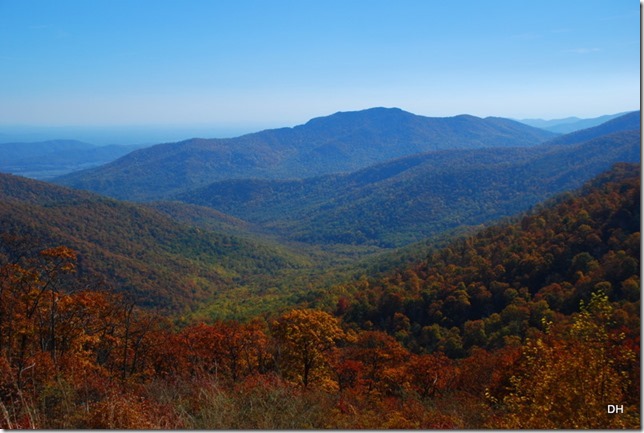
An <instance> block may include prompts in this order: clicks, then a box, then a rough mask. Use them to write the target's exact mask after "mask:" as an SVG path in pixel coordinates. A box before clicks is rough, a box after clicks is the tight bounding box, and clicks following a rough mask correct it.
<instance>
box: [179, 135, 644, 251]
mask: <svg viewBox="0 0 644 433" xmlns="http://www.w3.org/2000/svg"><path fill="white" fill-rule="evenodd" d="M639 143H640V134H639V131H632V130H629V131H623V132H617V133H614V134H610V135H605V136H599V137H597V138H594V139H590V140H588V141H585V142H583V143H580V144H576V145H570V146H552V145H542V146H536V147H532V148H494V149H470V150H458V151H436V152H429V153H425V154H420V155H414V156H410V157H406V158H402V159H398V160H395V161H392V162H387V163H383V164H380V165H377V166H373V167H370V168H367V169H363V170H360V171H357V172H354V173H351V174H345V175H328V176H323V177H317V178H310V179H305V180H291V181H286V180H260V179H249V180H228V181H222V182H217V183H213V184H211V185H209V186H207V187H204V188H200V189H195V190H193V191H190V192H187V193H184V194H182V195H180V196H178V199H179V200H182V201H186V202H190V203H195V204H199V205H203V206H210V207H212V208H214V209H218V210H220V211H222V212H224V213H229V214H231V215H234V216H236V217H238V218H240V219H244V220H247V221H250V222H253V223H256V224H259V225H263V226H264V227H266V228H267V229H269V230H271V231H272V232H274V233H278V234H280V235H281V236H283V237H285V238H287V239H291V240H296V241H300V242H307V243H313V244H319V243H322V244H324V243H330V244H353V245H356V244H357V245H361V244H368V245H377V246H379V247H385V248H391V247H399V246H402V245H406V244H408V243H410V242H414V241H419V240H421V239H423V238H426V237H429V236H434V235H437V234H439V233H441V232H444V231H446V230H449V229H454V228H456V227H458V226H461V225H477V224H481V223H484V222H487V221H490V220H494V219H498V218H501V217H504V216H510V215H514V214H516V213H518V212H521V211H525V210H527V209H529V208H530V207H531V206H533V205H535V204H537V203H539V202H540V201H543V200H544V199H546V198H547V197H549V196H551V195H553V194H555V193H558V192H561V191H565V190H570V189H574V188H577V187H579V186H581V185H582V183H583V182H584V181H586V180H588V179H589V178H591V177H593V176H595V175H597V174H598V173H600V172H602V171H604V170H607V169H609V168H610V166H611V165H612V164H613V163H616V162H638V161H639V160H640V153H639Z"/></svg>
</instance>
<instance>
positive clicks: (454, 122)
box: [54, 108, 555, 201]
mask: <svg viewBox="0 0 644 433" xmlns="http://www.w3.org/2000/svg"><path fill="white" fill-rule="evenodd" d="M553 136H555V134H553V133H550V132H547V131H543V130H540V129H537V128H532V127H530V126H527V125H524V124H521V123H519V122H515V121H512V120H509V119H506V120H503V121H501V120H498V119H488V120H486V119H481V118H477V117H475V116H469V115H462V116H454V117H448V118H429V117H423V116H417V115H415V114H412V113H408V112H406V111H403V110H400V109H396V108H372V109H368V110H362V111H355V112H338V113H335V114H332V115H330V116H325V117H318V118H314V119H311V120H310V121H309V122H307V123H305V124H303V125H298V126H295V127H292V128H279V129H270V130H264V131H260V132H257V133H252V134H246V135H242V136H240V137H237V138H229V139H191V140H184V141H181V142H177V143H163V144H159V145H156V146H152V147H148V148H145V149H141V150H138V151H135V152H133V153H131V154H129V155H126V156H124V157H123V158H120V159H118V160H116V161H113V162H111V163H109V164H106V165H104V166H102V167H99V168H96V169H92V170H86V171H82V172H78V173H72V174H70V175H67V176H63V177H59V178H57V179H54V182H56V183H60V184H63V185H67V186H71V187H74V188H80V189H87V190H92V191H95V192H99V193H101V194H105V195H109V196H112V197H115V198H121V199H129V200H139V201H147V200H158V199H165V198H168V196H170V195H172V194H176V193H178V192H181V191H185V190H189V189H191V188H195V187H199V186H204V185H207V184H208V183H211V182H214V181H218V180H225V179H231V178H233V179H234V178H267V179H269V178H306V177H312V176H317V175H323V174H329V173H338V172H349V171H355V170H358V169H360V168H364V167H367V166H369V165H372V164H375V163H378V162H384V161H386V160H388V159H392V158H398V157H402V156H407V155H411V154H415V153H421V152H423V151H428V150H438V149H444V148H463V149H465V148H479V147H497V146H502V147H506V146H532V145H535V144H538V143H541V142H543V141H545V140H547V139H549V138H552V137H553Z"/></svg>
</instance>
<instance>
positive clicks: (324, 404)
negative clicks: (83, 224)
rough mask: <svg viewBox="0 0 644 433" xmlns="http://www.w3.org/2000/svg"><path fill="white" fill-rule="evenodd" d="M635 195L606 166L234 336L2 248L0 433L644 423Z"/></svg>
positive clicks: (53, 258)
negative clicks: (507, 216) (176, 319)
mask: <svg viewBox="0 0 644 433" xmlns="http://www.w3.org/2000/svg"><path fill="white" fill-rule="evenodd" d="M6 184H7V181H5V182H4V185H5V186H3V188H4V189H5V191H6V190H8V189H10V188H9V187H7V186H6ZM33 186H34V187H33V188H32V190H31V191H32V195H33V192H35V190H36V189H37V188H36V187H38V184H33ZM65 191H66V190H62V191H61V194H65V193H67V194H71V193H69V192H65ZM27 192H28V193H29V191H27ZM5 194H6V193H5ZM640 194H641V191H640V166H639V165H629V164H617V165H616V166H615V167H614V168H613V169H612V170H611V171H610V172H608V173H605V174H603V175H601V176H599V177H597V178H596V179H594V180H593V181H592V182H589V183H587V184H586V186H585V187H584V188H583V189H582V190H581V191H578V192H575V193H567V194H564V195H562V196H559V197H557V198H556V199H554V200H551V201H550V202H549V203H546V204H544V205H542V206H539V207H538V208H536V209H534V210H533V211H531V212H530V213H529V214H526V215H523V216H519V217H517V218H516V219H515V220H513V221H507V222H506V223H503V224H499V225H496V226H492V227H489V228H487V229H485V230H482V231H481V232H479V233H478V234H475V235H472V236H467V237H465V238H463V239H461V240H457V241H454V242H452V243H450V244H449V245H448V246H447V247H445V248H440V249H436V250H429V251H427V258H426V259H425V260H423V261H421V262H419V263H416V264H414V265H412V266H407V267H404V268H402V269H400V270H399V271H398V272H392V273H390V274H389V275H388V276H387V277H384V278H377V279H376V278H374V279H369V278H366V277H365V278H364V279H363V280H362V281H360V282H358V283H348V284H343V285H338V286H336V287H335V289H334V291H333V292H332V293H331V294H324V293H319V295H320V296H319V298H318V299H317V300H312V302H313V303H312V304H310V305H308V307H316V308H315V309H314V308H305V307H307V306H306V305H302V306H300V307H297V308H295V309H285V310H283V311H275V312H273V313H271V314H265V315H262V316H257V317H253V318H248V320H247V321H244V322H241V323H240V322H237V321H226V322H222V321H218V322H207V323H198V322H195V323H181V324H174V323H171V322H170V321H169V320H166V319H164V318H162V317H159V316H158V315H156V314H155V313H154V312H151V311H144V310H141V309H139V308H137V307H136V306H134V305H133V304H132V303H131V302H129V301H127V300H126V299H123V298H122V297H121V296H119V295H116V294H112V293H109V292H106V291H97V290H93V288H92V287H88V286H87V285H86V284H85V282H84V281H83V279H82V278H80V277H81V275H79V274H78V273H76V270H77V269H78V266H79V256H78V254H77V253H76V252H75V251H73V250H71V249H69V248H67V247H65V246H54V247H50V248H46V249H43V250H41V251H40V252H37V251H33V250H29V249H21V248H20V246H19V245H16V246H15V248H14V249H13V250H12V251H9V252H7V251H3V253H2V255H0V260H1V262H0V274H1V275H2V278H1V279H0V313H1V314H0V343H1V347H2V352H0V387H1V389H2V391H3V392H2V394H0V404H1V406H0V408H1V409H2V411H1V412H0V424H1V425H2V426H3V427H5V428H20V427H23V428H50V429H57V428H76V429H83V428H120V429H136V428H138V429H151V428H165V429H194V428H198V429H231V428H242V429H252V428H260V429H277V428H281V429H303V428H317V429H320V428H335V429H337V428H340V429H350V428H367V429H380V428H398V429H438V428H460V429H464V428H478V429H481V428H495V429H501V428H503V429H506V428H509V429H519V428H522V429H539V428H541V429H552V428H566V429H577V428H593V429H615V428H630V429H636V428H639V426H640V404H639V403H640V397H639V396H640V368H639V365H640V315H639V312H640V283H641V282H640V217H641V216H640V204H641V203H640ZM8 196H10V194H9V195H8ZM110 203H112V205H114V204H113V202H110ZM609 404H619V405H621V406H622V407H623V413H619V414H610V413H608V412H607V410H606V407H607V405H609Z"/></svg>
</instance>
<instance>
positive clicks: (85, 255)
mask: <svg viewBox="0 0 644 433" xmlns="http://www.w3.org/2000/svg"><path fill="white" fill-rule="evenodd" d="M0 234H2V236H0V250H1V251H2V253H3V254H5V255H9V256H10V255H11V254H12V250H15V246H16V245H21V246H22V247H21V248H24V245H26V244H28V245H31V247H30V250H32V251H34V252H36V251H39V250H41V249H45V248H50V247H55V246H59V245H64V246H67V247H70V248H72V249H74V250H76V251H78V252H79V273H80V274H81V276H87V277H88V278H89V277H91V276H92V275H98V276H99V278H101V279H104V280H105V281H106V282H107V283H108V285H110V286H112V287H114V288H116V289H117V290H118V291H120V292H124V293H128V294H129V296H131V297H132V298H133V299H134V300H135V301H136V302H137V303H138V304H140V305H143V306H147V307H155V308H160V309H165V310H169V311H174V312H182V311H186V310H190V309H191V308H193V307H195V306H196V305H198V304H199V303H202V302H205V301H208V300H210V299H212V298H213V297H214V296H215V295H217V294H221V293H222V292H225V291H226V290H230V289H232V288H237V287H239V286H243V285H245V284H252V283H253V282H258V281H259V282H260V283H261V281H262V280H263V279H264V277H265V276H266V275H274V274H277V273H279V272H281V271H283V270H288V269H297V268H299V267H304V266H308V265H309V263H308V262H307V261H306V260H305V259H303V258H301V257H300V256H298V255H297V254H294V253H292V252H289V251H288V250H287V249H286V248H284V247H282V246H278V245H276V244H273V243H269V242H266V241H260V240H250V239H248V238H243V239H242V238H240V237H236V236H233V235H231V234H229V233H227V232H215V231H207V230H204V229H198V228H195V227H190V226H188V225H185V224H180V223H178V222H177V221H176V220H174V219H171V218H170V217H168V216H166V215H164V214H162V213H160V212H158V211H156V210H154V209H151V208H149V207H146V206H143V205H135V204H131V203H123V202H118V201H116V200H113V199H108V198H104V197H101V196H98V195H96V194H92V193H87V192H80V191H75V190H72V189H68V188H63V187H60V186H56V185H51V184H48V183H44V182H39V181H35V180H30V179H25V178H22V177H18V176H13V175H5V174H0ZM1 257H2V254H0V258H1ZM259 285H260V286H261V284H259Z"/></svg>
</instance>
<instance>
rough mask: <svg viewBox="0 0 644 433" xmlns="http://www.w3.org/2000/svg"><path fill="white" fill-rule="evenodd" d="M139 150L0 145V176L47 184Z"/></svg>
mask: <svg viewBox="0 0 644 433" xmlns="http://www.w3.org/2000/svg"><path fill="white" fill-rule="evenodd" d="M140 147H141V146H136V145H130V146H117V145H108V146H95V145H93V144H89V143H84V142H81V141H76V140H48V141H40V142H33V143H32V142H29V143H23V142H15V143H13V142H12V143H0V172H4V173H10V174H16V175H20V176H25V177H31V178H34V179H41V180H49V179H51V178H54V177H57V176H61V175H63V174H67V173H71V172H73V171H78V170H82V169H87V168H91V167H96V166H99V165H103V164H106V163H108V162H110V161H113V160H115V159H117V158H120V157H121V156H124V155H127V154H128V153H130V152H132V151H134V150H136V149H139V148H140Z"/></svg>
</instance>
